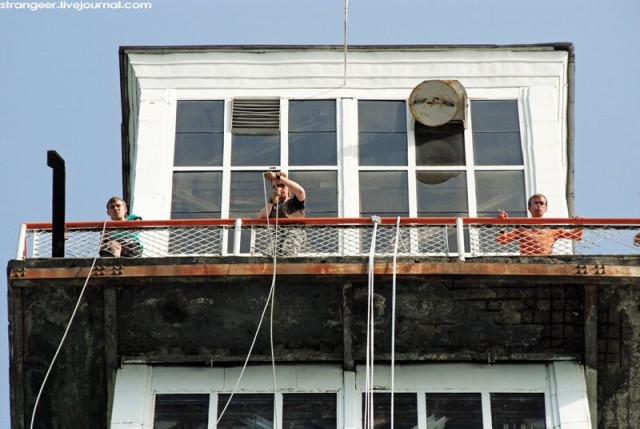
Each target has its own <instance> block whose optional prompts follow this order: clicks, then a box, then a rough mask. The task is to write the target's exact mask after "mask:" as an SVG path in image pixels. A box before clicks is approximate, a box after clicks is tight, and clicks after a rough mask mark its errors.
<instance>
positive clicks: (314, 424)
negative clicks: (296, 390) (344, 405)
mask: <svg viewBox="0 0 640 429" xmlns="http://www.w3.org/2000/svg"><path fill="white" fill-rule="evenodd" d="M337 424H338V422H337V400H336V394H335V393H304V394H284V395H282V427H283V428H285V429H298V428H300V429H304V428H313V429H335V428H336V427H337Z"/></svg>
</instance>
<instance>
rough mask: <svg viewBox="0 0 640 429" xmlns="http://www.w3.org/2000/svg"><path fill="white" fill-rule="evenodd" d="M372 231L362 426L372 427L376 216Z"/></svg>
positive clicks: (368, 428)
mask: <svg viewBox="0 0 640 429" xmlns="http://www.w3.org/2000/svg"><path fill="white" fill-rule="evenodd" d="M371 221H372V222H373V232H372V234H371V247H370V249H369V274H368V281H367V284H368V290H367V345H366V363H365V402H364V428H365V429H371V428H373V426H374V424H373V363H374V341H373V340H374V322H375V306H374V300H373V298H374V281H373V279H374V276H373V274H374V269H375V265H374V262H375V253H376V237H377V233H378V225H379V224H380V223H381V222H382V221H381V220H380V218H379V217H378V216H372V217H371Z"/></svg>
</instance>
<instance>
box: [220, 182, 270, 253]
mask: <svg viewBox="0 0 640 429" xmlns="http://www.w3.org/2000/svg"><path fill="white" fill-rule="evenodd" d="M263 173H264V172H263V171H234V172H232V173H231V192H230V203H229V217H230V218H254V217H258V214H259V213H260V210H261V209H262V208H263V207H264V206H265V204H266V201H268V200H269V198H271V183H268V182H265V180H264V176H263ZM234 240H235V235H234V231H233V230H230V233H229V236H228V241H227V251H228V252H229V253H232V252H233V246H234ZM250 248H251V228H248V227H246V226H245V227H243V228H242V232H241V237H240V252H241V253H247V252H249V250H250Z"/></svg>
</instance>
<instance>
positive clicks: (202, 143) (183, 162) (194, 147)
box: [173, 133, 223, 167]
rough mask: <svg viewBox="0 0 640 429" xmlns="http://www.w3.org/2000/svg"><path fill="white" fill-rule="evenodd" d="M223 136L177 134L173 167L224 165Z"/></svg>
mask: <svg viewBox="0 0 640 429" xmlns="http://www.w3.org/2000/svg"><path fill="white" fill-rule="evenodd" d="M222 140H223V135H222V134H212V133H180V134H176V144H175V151H174V154H173V165H175V166H177V167H192V166H193V167H197V166H220V165H222V145H223V142H222Z"/></svg>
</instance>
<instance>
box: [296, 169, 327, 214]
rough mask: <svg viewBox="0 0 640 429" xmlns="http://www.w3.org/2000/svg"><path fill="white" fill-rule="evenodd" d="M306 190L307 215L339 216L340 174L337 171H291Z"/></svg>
mask: <svg viewBox="0 0 640 429" xmlns="http://www.w3.org/2000/svg"><path fill="white" fill-rule="evenodd" d="M289 176H290V177H291V179H292V180H295V181H296V182H297V183H299V184H300V185H301V186H302V187H303V188H304V191H305V194H306V198H305V200H306V201H305V212H306V216H307V217H336V216H338V176H337V173H336V172H335V171H291V172H290V174H289Z"/></svg>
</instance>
